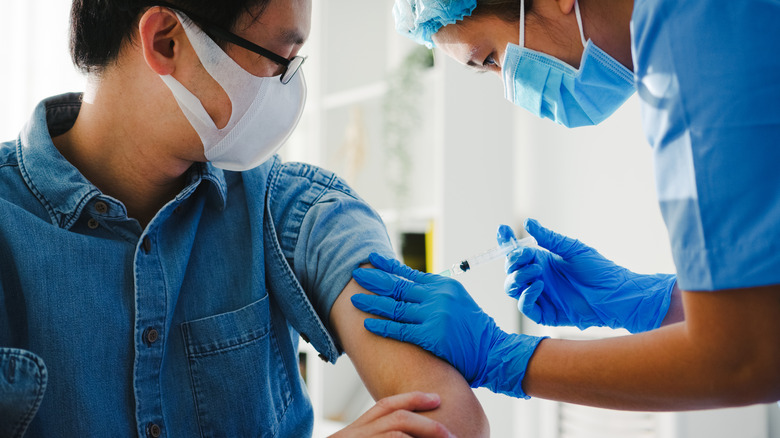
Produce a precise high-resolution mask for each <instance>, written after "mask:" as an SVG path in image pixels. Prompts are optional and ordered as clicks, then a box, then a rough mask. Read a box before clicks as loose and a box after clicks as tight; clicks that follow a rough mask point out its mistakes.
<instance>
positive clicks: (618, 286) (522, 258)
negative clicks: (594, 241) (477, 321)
mask: <svg viewBox="0 0 780 438" xmlns="http://www.w3.org/2000/svg"><path fill="white" fill-rule="evenodd" d="M525 229H526V231H528V233H529V234H530V235H532V236H533V237H535V238H536V241H537V242H538V243H539V246H540V247H542V248H545V249H547V250H549V251H545V250H544V249H541V248H519V249H516V250H514V251H512V252H511V253H509V254H508V255H507V260H506V272H507V274H508V276H507V278H506V282H505V283H504V289H505V290H506V293H507V294H509V295H510V296H512V297H514V298H519V302H518V303H517V307H518V309H520V311H521V312H523V313H524V314H525V315H526V316H528V317H529V318H531V319H532V320H533V321H535V322H537V323H539V324H543V325H550V326H576V327H578V328H580V329H586V328H588V327H611V328H626V329H628V331H630V332H631V333H639V332H644V331H648V330H653V329H655V328H658V327H659V326H660V325H661V322H662V321H663V319H664V317H665V316H666V312H667V311H668V310H669V304H670V303H671V296H672V289H673V288H674V284H675V281H676V280H677V277H676V276H674V275H668V274H655V275H642V274H636V273H634V272H631V271H629V270H628V269H625V268H623V267H620V266H618V265H616V264H614V263H613V262H611V261H609V260H607V259H605V258H604V257H603V256H602V255H601V254H599V253H598V251H596V250H595V249H593V248H591V247H589V246H587V245H585V244H583V243H582V242H580V241H579V240H575V239H572V238H569V237H566V236H562V235H560V234H558V233H555V232H553V231H551V230H548V229H547V228H544V227H542V226H541V225H539V223H538V222H537V221H535V220H533V219H528V220H526V222H525ZM512 237H514V233H513V232H512V229H511V228H510V227H508V226H506V225H502V226H500V227H499V229H498V242H499V244H500V243H503V242H505V241H507V240H508V239H510V238H512Z"/></svg>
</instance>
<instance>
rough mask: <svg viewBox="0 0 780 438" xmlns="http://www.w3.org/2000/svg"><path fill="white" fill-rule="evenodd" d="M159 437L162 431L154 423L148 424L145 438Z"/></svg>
mask: <svg viewBox="0 0 780 438" xmlns="http://www.w3.org/2000/svg"><path fill="white" fill-rule="evenodd" d="M160 435H162V429H161V428H160V426H158V425H157V424H156V423H149V424H147V425H146V436H148V437H152V438H158V437H159V436H160Z"/></svg>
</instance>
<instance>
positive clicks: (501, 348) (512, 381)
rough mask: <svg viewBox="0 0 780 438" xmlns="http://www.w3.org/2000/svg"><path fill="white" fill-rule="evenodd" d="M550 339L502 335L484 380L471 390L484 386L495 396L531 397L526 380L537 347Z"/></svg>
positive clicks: (488, 362)
mask: <svg viewBox="0 0 780 438" xmlns="http://www.w3.org/2000/svg"><path fill="white" fill-rule="evenodd" d="M546 338H548V336H544V337H537V336H529V335H522V334H508V333H504V332H501V336H499V337H498V338H497V339H496V342H495V344H494V345H493V348H491V350H490V354H489V355H488V359H487V361H486V364H485V370H484V372H483V373H482V379H480V381H475V382H473V383H472V385H471V386H472V387H474V388H476V387H484V388H487V389H489V390H491V391H493V392H495V393H500V394H506V395H509V396H512V397H517V398H524V399H528V398H530V397H529V396H528V395H526V393H525V391H523V387H522V384H523V378H525V372H526V370H527V369H528V362H529V361H530V360H531V356H532V355H533V353H534V351H535V350H536V347H537V346H538V345H539V343H540V342H541V341H542V340H544V339H546Z"/></svg>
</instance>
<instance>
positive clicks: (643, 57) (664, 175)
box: [631, 0, 780, 290]
mask: <svg viewBox="0 0 780 438" xmlns="http://www.w3.org/2000/svg"><path fill="white" fill-rule="evenodd" d="M631 37H632V51H633V55H634V72H635V73H636V81H637V89H638V93H639V96H640V99H641V102H642V103H641V105H642V119H643V120H642V122H643V125H644V129H645V132H646V135H647V137H648V140H649V141H650V144H651V145H652V147H653V156H654V164H655V177H656V185H657V193H658V199H659V202H660V205H661V210H662V213H663V217H664V220H665V222H666V226H667V228H668V230H669V237H670V239H671V244H672V250H673V254H674V261H675V265H676V267H677V274H678V282H679V286H680V287H681V288H682V289H683V290H718V289H728V288H742V287H754V286H762V285H770V284H778V283H780V0H740V1H733V0H691V1H684V2H682V1H679V0H636V2H635V5H634V12H633V17H632V21H631Z"/></svg>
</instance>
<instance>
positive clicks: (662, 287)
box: [625, 274, 677, 333]
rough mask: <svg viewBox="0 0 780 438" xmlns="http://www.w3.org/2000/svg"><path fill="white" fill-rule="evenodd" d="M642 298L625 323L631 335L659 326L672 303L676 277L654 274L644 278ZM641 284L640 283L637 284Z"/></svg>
mask: <svg viewBox="0 0 780 438" xmlns="http://www.w3.org/2000/svg"><path fill="white" fill-rule="evenodd" d="M644 283H645V284H647V286H645V292H644V294H643V295H644V298H643V299H642V301H641V303H640V305H639V306H637V308H636V310H635V312H634V315H633V317H632V318H629V321H627V322H626V324H625V328H626V329H628V331H630V332H631V333H642V332H646V331H650V330H655V329H657V328H658V327H660V326H661V323H662V322H663V320H664V318H665V317H666V315H667V313H668V312H669V306H670V305H671V302H672V291H673V290H674V288H675V284H677V276H676V275H671V274H655V275H646V276H644ZM638 284H642V282H641V281H640V282H638Z"/></svg>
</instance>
